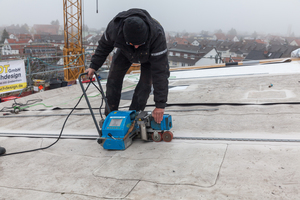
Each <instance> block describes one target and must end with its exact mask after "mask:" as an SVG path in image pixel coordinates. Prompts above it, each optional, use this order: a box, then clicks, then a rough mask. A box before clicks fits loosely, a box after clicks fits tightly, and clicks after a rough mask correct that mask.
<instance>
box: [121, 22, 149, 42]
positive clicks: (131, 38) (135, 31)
mask: <svg viewBox="0 0 300 200" xmlns="http://www.w3.org/2000/svg"><path fill="white" fill-rule="evenodd" d="M123 34H124V38H125V40H126V42H128V43H132V44H133V45H140V44H143V43H144V42H146V41H147V39H148V26H147V24H146V23H145V22H144V20H142V19H141V18H139V17H128V18H127V19H125V20H124V26H123Z"/></svg>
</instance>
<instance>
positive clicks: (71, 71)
mask: <svg viewBox="0 0 300 200" xmlns="http://www.w3.org/2000/svg"><path fill="white" fill-rule="evenodd" d="M63 4H64V5H63V8H64V43H65V45H64V49H63V55H64V79H65V81H73V80H76V79H77V78H78V76H79V75H80V74H81V73H83V72H84V71H85V66H84V49H83V45H82V1H81V0H63Z"/></svg>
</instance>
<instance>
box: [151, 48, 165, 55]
mask: <svg viewBox="0 0 300 200" xmlns="http://www.w3.org/2000/svg"><path fill="white" fill-rule="evenodd" d="M167 51H168V49H165V50H163V51H160V52H157V53H151V56H159V55H162V54H164V53H167Z"/></svg>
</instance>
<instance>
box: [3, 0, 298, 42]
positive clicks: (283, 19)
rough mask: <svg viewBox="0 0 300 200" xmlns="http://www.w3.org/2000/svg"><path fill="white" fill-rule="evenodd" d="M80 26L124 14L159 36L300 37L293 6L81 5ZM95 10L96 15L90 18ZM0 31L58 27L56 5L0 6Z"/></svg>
mask: <svg viewBox="0 0 300 200" xmlns="http://www.w3.org/2000/svg"><path fill="white" fill-rule="evenodd" d="M82 2H83V5H82V9H83V24H84V25H87V26H88V27H89V28H96V29H101V28H105V27H106V26H107V24H108V22H109V21H110V20H111V19H112V18H113V17H114V16H115V15H116V14H117V13H118V12H121V11H124V10H128V9H130V8H142V9H145V10H147V11H148V12H149V13H150V14H151V15H152V17H154V18H155V19H157V20H158V21H159V22H160V23H161V24H162V25H163V27H164V29H165V31H176V32H183V31H186V32H189V33H192V32H196V33H198V32H201V31H210V32H215V31H216V30H219V29H221V30H222V31H223V33H227V32H228V31H229V30H230V29H232V28H234V29H236V31H237V32H238V33H240V34H242V33H246V32H247V33H248V34H252V33H254V32H257V33H261V34H274V35H283V36H289V35H291V34H294V35H295V36H296V37H297V36H298V37H299V36H300V26H299V25H298V19H299V15H300V14H299V11H298V10H299V7H300V1H298V0H286V1H282V0H264V1H259V0H210V1H208V0H198V1H194V0H185V1H180V2H177V1H171V0H163V1H158V0H152V1H147V0H126V1H124V0H110V1H108V0H105V1H100V0H98V8H97V7H96V0H82ZM96 10H98V13H96ZM0 12H1V16H3V17H2V19H1V20H0V26H9V25H12V24H14V25H17V24H19V25H23V24H25V23H26V24H28V25H29V26H33V25H34V24H50V23H51V21H55V20H58V21H59V23H60V25H63V1H62V0H43V1H41V0H14V1H11V0H0Z"/></svg>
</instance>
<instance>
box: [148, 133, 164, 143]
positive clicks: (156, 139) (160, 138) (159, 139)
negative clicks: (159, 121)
mask: <svg viewBox="0 0 300 200" xmlns="http://www.w3.org/2000/svg"><path fill="white" fill-rule="evenodd" d="M151 137H152V140H153V141H154V142H160V141H162V133H161V132H159V133H158V134H157V135H156V136H155V135H154V133H152V135H151Z"/></svg>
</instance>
